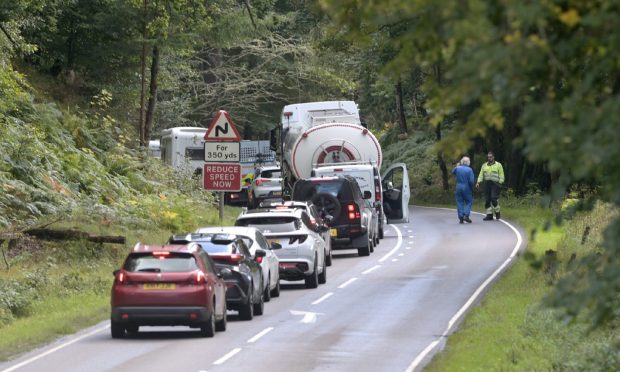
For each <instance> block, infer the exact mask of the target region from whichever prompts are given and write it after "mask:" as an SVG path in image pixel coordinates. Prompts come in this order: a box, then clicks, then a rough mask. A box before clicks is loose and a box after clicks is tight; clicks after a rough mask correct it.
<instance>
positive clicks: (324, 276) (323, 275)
mask: <svg viewBox="0 0 620 372" xmlns="http://www.w3.org/2000/svg"><path fill="white" fill-rule="evenodd" d="M325 283H327V266H326V262H325V261H323V272H322V273H320V274H319V284H325Z"/></svg>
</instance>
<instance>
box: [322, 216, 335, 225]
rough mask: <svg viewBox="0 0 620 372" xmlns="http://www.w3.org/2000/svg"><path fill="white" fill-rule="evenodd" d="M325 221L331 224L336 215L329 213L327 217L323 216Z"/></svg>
mask: <svg viewBox="0 0 620 372" xmlns="http://www.w3.org/2000/svg"><path fill="white" fill-rule="evenodd" d="M323 221H325V223H327V224H330V223H332V222H333V221H334V216H332V215H331V214H328V215H326V216H325V217H323Z"/></svg>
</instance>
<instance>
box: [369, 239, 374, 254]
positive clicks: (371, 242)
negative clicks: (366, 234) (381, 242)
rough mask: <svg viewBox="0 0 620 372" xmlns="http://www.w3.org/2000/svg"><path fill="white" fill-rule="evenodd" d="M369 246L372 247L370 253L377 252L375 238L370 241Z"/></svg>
mask: <svg viewBox="0 0 620 372" xmlns="http://www.w3.org/2000/svg"><path fill="white" fill-rule="evenodd" d="M369 246H370V253H372V252H374V251H375V238H371V239H370V242H369Z"/></svg>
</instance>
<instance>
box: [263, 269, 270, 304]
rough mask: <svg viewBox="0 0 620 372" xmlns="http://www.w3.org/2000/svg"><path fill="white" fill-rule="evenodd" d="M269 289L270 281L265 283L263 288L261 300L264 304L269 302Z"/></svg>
mask: <svg viewBox="0 0 620 372" xmlns="http://www.w3.org/2000/svg"><path fill="white" fill-rule="evenodd" d="M269 276H271V274H270V275H269ZM269 287H271V280H268V281H267V285H266V286H265V290H264V291H263V300H264V301H265V302H269V301H271V289H270V288H269Z"/></svg>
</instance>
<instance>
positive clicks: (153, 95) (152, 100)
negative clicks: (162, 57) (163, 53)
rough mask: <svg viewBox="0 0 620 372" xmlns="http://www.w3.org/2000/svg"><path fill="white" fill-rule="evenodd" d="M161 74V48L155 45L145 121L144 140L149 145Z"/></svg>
mask: <svg viewBox="0 0 620 372" xmlns="http://www.w3.org/2000/svg"><path fill="white" fill-rule="evenodd" d="M158 74H159V48H158V47H157V45H154V46H153V60H152V61H151V85H150V87H149V105H148V109H147V111H146V120H145V121H144V141H145V144H146V145H148V143H149V139H150V138H151V128H152V127H153V118H154V116H155V104H156V103H157V75H158Z"/></svg>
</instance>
